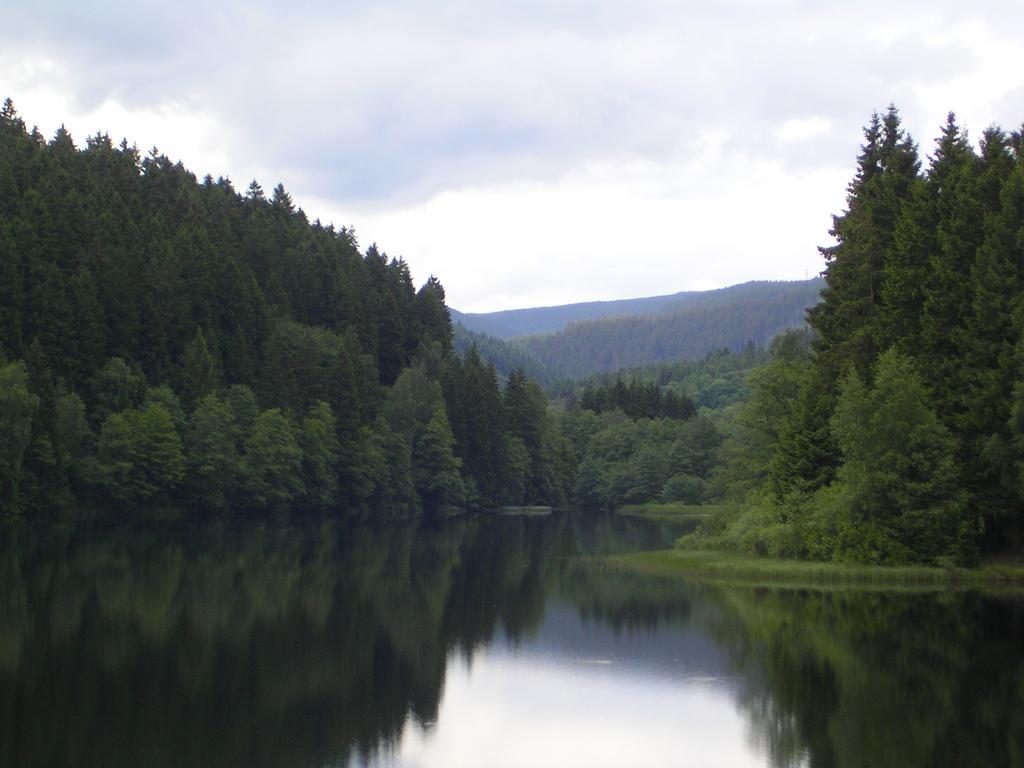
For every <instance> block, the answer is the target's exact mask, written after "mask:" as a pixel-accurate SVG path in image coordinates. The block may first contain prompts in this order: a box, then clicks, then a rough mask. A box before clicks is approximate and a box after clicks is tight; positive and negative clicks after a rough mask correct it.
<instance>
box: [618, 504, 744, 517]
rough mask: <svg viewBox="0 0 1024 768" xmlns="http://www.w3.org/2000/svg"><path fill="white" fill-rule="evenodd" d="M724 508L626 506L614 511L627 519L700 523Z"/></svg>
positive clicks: (704, 505)
mask: <svg viewBox="0 0 1024 768" xmlns="http://www.w3.org/2000/svg"><path fill="white" fill-rule="evenodd" d="M725 508H726V507H725V506H724V505H721V504H683V503H681V502H672V503H669V504H653V503H651V504H626V505H625V506H622V507H619V508H618V509H617V510H615V513H616V514H618V515H626V516H627V517H644V518H647V519H648V520H664V521H686V520H693V521H695V522H702V521H703V520H705V519H706V518H708V517H709V516H710V515H714V514H717V513H719V512H722V511H723V510H724V509H725Z"/></svg>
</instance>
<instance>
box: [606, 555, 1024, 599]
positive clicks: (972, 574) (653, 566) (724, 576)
mask: <svg viewBox="0 0 1024 768" xmlns="http://www.w3.org/2000/svg"><path fill="white" fill-rule="evenodd" d="M597 563H598V561H595V564H597ZM599 567H605V568H611V569H613V570H614V569H621V570H624V571H630V572H636V573H644V574H650V575H657V576H669V577H677V578H684V579H692V580H695V581H722V582H729V583H735V584H752V585H767V584H785V585H789V586H798V587H808V588H818V589H820V588H829V587H841V586H851V587H861V588H870V587H880V588H886V589H890V588H908V589H916V588H947V587H985V588H991V589H998V588H1002V587H1007V588H1013V589H1015V590H1018V589H1024V560H998V559H995V560H991V561H985V562H984V563H982V564H981V565H980V566H978V567H972V568H962V567H947V568H942V567H938V566H933V565H870V564H861V563H852V562H821V561H812V560H796V559H792V558H781V557H771V556H768V555H756V554H748V553H744V552H737V551H735V550H726V549H714V550H711V549H704V550H700V549H669V550H659V551H651V552H631V553H626V554H621V555H610V556H605V557H603V558H601V559H600V561H599Z"/></svg>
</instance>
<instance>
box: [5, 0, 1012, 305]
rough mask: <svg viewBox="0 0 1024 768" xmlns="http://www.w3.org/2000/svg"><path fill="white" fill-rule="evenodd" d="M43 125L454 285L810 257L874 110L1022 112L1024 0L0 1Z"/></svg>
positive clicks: (700, 279)
mask: <svg viewBox="0 0 1024 768" xmlns="http://www.w3.org/2000/svg"><path fill="white" fill-rule="evenodd" d="M0 28H2V29H4V30H5V33H4V35H3V38H2V42H0V98H3V97H6V96H10V97H11V98H12V99H14V103H15V106H16V107H17V109H18V111H19V113H20V114H21V116H22V117H23V118H24V119H25V120H26V122H27V123H29V124H30V125H38V126H39V128H40V130H42V131H43V132H44V133H45V134H47V135H50V134H52V133H53V132H54V131H55V130H56V129H57V128H58V127H59V126H60V125H61V124H64V125H66V126H67V127H68V129H69V130H71V132H72V134H73V135H74V136H75V138H76V139H77V140H78V141H79V143H80V144H84V140H85V138H86V137H87V136H90V135H93V134H95V133H97V132H105V133H108V134H110V135H111V137H112V138H114V139H115V141H119V140H120V139H121V138H127V139H128V141H129V143H133V144H137V145H138V146H139V148H140V149H143V150H148V149H149V148H150V147H154V146H155V147H157V148H158V149H159V150H160V151H161V152H163V153H165V154H167V155H168V156H170V157H171V158H172V159H174V160H181V161H182V162H183V163H184V164H185V165H186V166H187V167H188V168H189V169H190V170H192V171H193V172H195V173H196V174H197V176H199V177H202V176H204V175H206V174H207V173H209V174H211V175H212V176H214V177H215V178H216V177H219V176H226V177H229V178H230V179H231V180H232V181H233V182H234V184H235V187H236V188H237V189H244V188H245V187H246V186H247V185H248V183H249V181H250V180H252V179H254V178H255V179H257V180H258V181H259V182H260V183H261V185H262V186H263V188H264V189H268V190H269V189H271V188H272V187H273V186H275V185H276V184H277V183H279V182H280V183H283V184H284V186H285V188H286V189H287V190H288V192H289V193H290V194H291V196H292V198H293V199H294V201H295V202H296V204H297V205H299V206H301V207H302V208H303V209H304V210H305V212H306V213H307V215H308V216H309V217H310V218H311V219H314V218H319V219H320V220H321V221H323V222H324V223H328V222H332V223H334V224H335V225H337V226H347V227H351V228H354V230H355V232H356V235H357V237H358V240H359V242H360V244H361V245H362V246H364V247H365V246H368V245H370V244H371V243H374V242H376V243H377V244H378V246H379V247H380V248H381V249H383V250H384V251H386V252H387V253H388V254H389V255H392V256H401V257H403V258H404V259H405V260H406V261H407V262H408V263H409V265H410V267H411V269H412V272H413V275H414V277H415V279H416V280H417V281H418V282H422V281H424V280H426V278H427V277H428V276H429V275H431V274H434V275H437V276H438V277H439V278H440V279H441V281H442V283H443V284H444V286H445V289H446V292H447V296H448V303H449V304H450V305H451V306H453V307H456V308H458V309H461V310H463V311H475V312H483V311H491V310H498V309H507V308H514V307H526V306H540V305H551V304H562V303H570V302H576V301H588V300H597V299H615V298H630V297H638V296H649V295H658V294H666V293H674V292H676V291H682V290H703V289H709V288H716V287H722V286H726V285H732V284H735V283H739V282H744V281H746V280H754V279H776V280H782V279H803V278H805V277H810V276H814V275H815V274H817V273H819V272H820V271H821V270H822V269H823V266H824V265H823V262H822V259H821V256H820V254H819V252H818V246H822V245H828V244H829V242H830V238H829V234H828V230H829V226H830V224H831V216H832V215H833V214H836V213H840V212H841V211H842V209H843V206H844V204H845V194H846V185H847V184H848V182H849V180H850V178H851V176H852V174H853V168H854V162H855V158H856V155H857V152H858V147H859V144H860V142H861V140H862V127H863V125H864V124H865V123H866V122H867V121H868V119H869V118H870V115H871V113H872V111H873V110H879V111H880V110H884V109H885V108H886V106H887V105H888V104H889V103H890V102H892V103H895V104H896V105H897V106H898V107H899V109H900V111H901V114H902V115H903V119H904V124H905V126H906V127H907V129H908V130H909V131H910V133H911V134H912V135H913V136H914V138H915V139H916V140H917V142H918V143H919V145H920V148H921V152H922V155H928V154H930V152H931V151H932V148H933V146H934V138H935V136H937V135H938V131H939V127H940V126H941V125H942V123H943V122H944V120H945V116H946V114H947V112H949V111H950V110H954V111H956V113H957V116H958V119H959V122H960V123H961V124H962V125H964V126H966V128H967V129H968V132H969V134H970V135H971V136H972V137H974V138H976V137H978V136H980V135H981V132H982V131H983V130H984V129H985V128H987V127H988V126H990V125H992V124H998V125H1001V126H1003V127H1004V128H1006V129H1008V130H1009V129H1012V128H1016V127H1019V126H1020V125H1021V123H1022V121H1024V67H1022V66H1021V65H1020V51H1021V50H1024V3H1021V2H1020V1H1019V0H1005V1H1003V0H990V1H988V2H986V1H985V0H981V2H975V3H965V2H962V1H960V2H956V3H954V2H947V0H929V1H928V2H923V1H918V0H906V1H901V2H892V0H886V2H880V1H877V0H863V1H860V0H858V1H857V2H854V1H853V0H843V1H838V0H836V1H834V2H824V1H815V0H780V1H778V2H763V1H757V0H717V1H716V2H700V3H697V2H672V1H671V0H631V1H630V2H608V1H606V0H564V1H563V2H556V1H554V0H544V1H543V2H542V1H541V0H523V1H522V2H514V1H513V0H502V1H501V2H491V1H490V0H432V1H431V2H429V3H428V2H424V1H423V0H419V2H413V1H412V0H407V1H406V2H380V1H378V2H359V1H353V2H337V1H336V0H335V1H334V2H329V1H328V0H313V1H312V2H298V1H296V2H289V3H284V2H270V1H269V0H246V2H234V0H219V1H218V2H209V0H204V1H203V2H199V1H198V0H177V2H173V3H172V2H166V1H165V2H163V3H159V4H157V3H148V2H146V1H145V0H137V1H133V2H130V3H129V2H117V1H115V0H91V1H90V2H87V3H86V2H81V0H73V1H65V2H58V1H57V0H34V1H33V2H25V1H24V0H5V1H4V3H3V4H2V5H0Z"/></svg>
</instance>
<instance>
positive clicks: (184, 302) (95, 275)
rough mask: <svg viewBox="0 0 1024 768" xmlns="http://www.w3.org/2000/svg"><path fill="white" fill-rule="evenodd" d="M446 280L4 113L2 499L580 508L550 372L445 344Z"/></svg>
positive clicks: (413, 508)
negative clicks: (542, 380)
mask: <svg viewBox="0 0 1024 768" xmlns="http://www.w3.org/2000/svg"><path fill="white" fill-rule="evenodd" d="M451 347H452V329H451V323H450V319H449V315H448V310H447V308H446V306H445V297H444V289H443V288H442V286H441V283H440V282H439V281H437V280H436V279H434V278H431V279H430V280H428V281H427V282H426V284H424V285H423V286H422V287H421V288H420V289H419V290H416V289H415V287H414V286H413V283H412V278H411V275H410V272H409V268H408V266H407V265H406V263H405V262H404V261H402V260H401V259H394V258H388V257H387V256H386V255H385V254H384V253H383V252H381V251H379V250H378V249H377V248H376V247H375V246H371V247H370V248H368V249H367V250H366V251H365V252H361V251H360V250H359V248H358V245H357V242H356V239H355V235H354V233H353V232H351V231H349V230H346V229H340V230H337V229H334V228H333V227H331V226H323V225H322V224H321V223H320V222H319V221H314V222H310V221H308V220H307V218H306V216H305V214H304V213H303V212H302V210H301V209H298V208H296V207H295V206H294V204H293V202H292V200H291V198H290V197H289V195H288V193H287V192H285V190H284V188H283V187H282V186H280V185H279V186H278V187H277V188H275V189H274V191H273V192H272V193H271V194H270V195H269V196H268V195H265V194H264V192H263V190H262V189H261V188H260V186H259V185H258V184H257V183H256V182H253V183H252V184H250V185H249V186H248V188H247V190H246V191H245V192H244V193H239V192H237V191H236V190H235V188H234V187H233V185H232V183H231V181H230V180H228V179H226V178H221V179H217V180H214V179H212V178H210V177H206V178H205V179H203V180H201V181H199V180H197V179H196V178H195V177H194V176H193V175H192V174H191V173H189V172H188V171H187V170H186V169H185V168H184V167H182V166H181V165H180V164H174V163H172V162H171V161H170V160H168V159H167V158H166V157H165V156H163V155H162V154H160V153H159V152H158V151H157V150H156V149H154V150H153V151H151V152H150V153H148V154H147V155H146V156H142V155H141V154H140V153H139V152H138V151H136V149H135V148H134V147H131V146H129V145H128V144H127V143H126V142H122V143H121V144H120V145H119V146H117V145H114V144H113V143H112V142H111V140H110V138H109V137H108V136H106V135H97V136H94V137H91V138H89V139H88V141H87V142H86V144H85V146H84V147H77V146H76V145H75V143H74V141H73V140H72V137H71V136H70V135H69V134H68V132H67V131H65V130H63V129H61V130H59V131H58V132H57V133H56V135H55V136H54V137H53V138H52V139H49V140H46V139H44V137H43V136H41V135H40V134H39V132H38V131H36V130H34V129H33V130H28V129H27V127H26V124H25V123H24V121H23V120H22V119H21V118H20V117H19V116H18V115H17V113H16V111H15V109H14V106H13V104H12V103H11V101H10V100H8V101H7V102H6V103H5V104H4V106H3V109H2V112H0V421H2V425H0V508H2V509H3V510H4V511H18V512H23V513H27V514H31V515H37V516H39V515H42V516H46V515H51V514H54V513H55V512H58V511H61V510H90V509H91V510H110V509H123V510H128V509H136V508H139V507H140V506H148V507H159V506H179V507H180V506H186V507H191V508H197V509H202V510H206V511H236V510H241V511H245V510H253V511H259V512H261V513H262V512H265V511H267V510H276V509H285V508H288V509H314V510H316V509H321V510H325V509H331V510H342V511H344V512H346V513H349V514H353V515H366V514H372V515H374V516H378V517H407V516H410V515H413V514H416V513H417V512H419V511H426V512H433V511H440V510H443V509H445V508H447V507H448V506H450V505H456V504H458V505H462V504H466V505H480V506H489V505H495V504H520V503H553V504H564V503H565V502H566V501H567V496H568V493H569V489H570V488H571V484H572V477H573V473H574V467H573V465H572V457H571V455H570V454H569V451H568V446H567V444H566V443H565V441H564V440H560V439H559V437H558V436H557V434H556V433H555V432H554V430H553V428H552V425H551V422H550V419H549V417H548V414H547V409H546V401H545V400H544V396H543V394H542V393H541V391H540V389H539V387H538V386H537V385H536V384H534V383H533V382H530V381H528V380H527V379H526V378H525V377H524V376H523V375H521V374H518V373H517V374H515V375H512V376H511V377H509V379H508V380H507V382H501V381H500V380H499V378H498V376H497V374H496V372H495V369H494V367H493V366H491V365H489V364H486V363H484V362H483V361H482V360H481V359H480V357H479V356H478V355H476V354H475V353H473V352H470V353H469V354H466V355H465V356H461V357H460V356H458V355H456V354H454V353H453V352H452V350H451Z"/></svg>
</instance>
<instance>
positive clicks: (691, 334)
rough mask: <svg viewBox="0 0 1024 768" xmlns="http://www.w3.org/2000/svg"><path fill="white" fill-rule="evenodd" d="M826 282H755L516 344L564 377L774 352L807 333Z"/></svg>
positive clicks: (594, 321)
mask: <svg viewBox="0 0 1024 768" xmlns="http://www.w3.org/2000/svg"><path fill="white" fill-rule="evenodd" d="M822 286H823V283H822V282H821V281H820V280H808V281H803V282H794V283H785V282H780V283H747V284H744V285H739V286H733V287H732V288H728V289H723V290H721V291H707V292H705V293H702V294H697V295H695V296H690V297H689V300H688V301H687V302H685V303H683V304H680V305H679V306H678V307H671V306H670V307H669V308H668V309H667V310H666V311H663V312H660V313H658V314H651V315H636V316H630V317H607V318H603V319H600V320H588V321H581V322H575V323H572V324H571V325H569V326H568V327H567V328H565V330H563V331H561V332H559V333H551V334H545V335H539V336H531V337H528V338H523V339H516V340H515V342H514V343H515V344H517V345H519V346H521V347H522V349H523V350H524V351H526V352H528V353H529V354H530V355H532V356H533V357H534V358H536V359H537V360H538V361H539V362H540V363H541V364H542V365H544V366H545V367H546V368H547V369H549V370H550V371H551V372H552V374H553V375H554V376H556V377H559V378H567V379H580V378H583V377H586V376H589V375H592V374H595V373H607V372H612V371H617V370H619V369H622V368H636V367H639V366H648V365H652V364H657V363H665V362H676V361H679V360H699V359H701V358H703V357H705V356H706V355H708V354H709V353H711V352H714V351H716V350H722V349H727V350H732V351H740V350H742V349H743V348H745V347H746V346H747V345H748V344H750V343H751V342H753V343H754V344H756V345H759V346H766V345H767V344H768V343H769V342H770V341H771V340H772V338H774V337H775V336H776V335H777V334H778V333H780V332H782V331H784V330H786V329H789V328H796V327H801V326H803V324H804V314H805V311H806V310H807V308H808V307H811V306H813V305H814V304H815V303H817V301H818V297H819V293H820V291H821V288H822Z"/></svg>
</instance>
